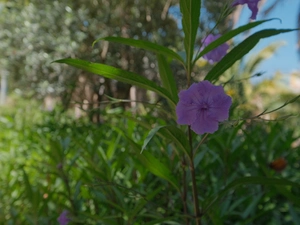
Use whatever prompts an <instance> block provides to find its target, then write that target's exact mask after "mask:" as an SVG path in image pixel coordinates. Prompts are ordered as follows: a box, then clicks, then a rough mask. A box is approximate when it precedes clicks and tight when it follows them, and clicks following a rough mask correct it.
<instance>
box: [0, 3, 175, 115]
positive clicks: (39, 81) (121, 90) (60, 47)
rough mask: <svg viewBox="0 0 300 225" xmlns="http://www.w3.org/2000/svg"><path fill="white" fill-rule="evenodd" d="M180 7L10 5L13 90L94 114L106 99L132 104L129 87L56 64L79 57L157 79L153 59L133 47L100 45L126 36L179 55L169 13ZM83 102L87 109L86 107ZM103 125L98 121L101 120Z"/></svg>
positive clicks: (7, 45)
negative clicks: (103, 39)
mask: <svg viewBox="0 0 300 225" xmlns="http://www.w3.org/2000/svg"><path fill="white" fill-rule="evenodd" d="M174 3H176V2H175V1H174V2H172V1H167V2H166V3H165V2H161V1H158V0H155V1H150V2H144V1H135V0H127V1H122V2H119V1H107V0H95V1H83V0H78V1H72V0H68V1H52V0H42V1H40V0H31V1H28V3H24V4H21V3H18V1H16V0H15V1H10V2H6V3H4V4H2V5H3V6H4V7H2V13H1V15H0V22H1V25H0V27H1V31H0V40H1V43H2V44H1V46H0V49H1V51H2V52H5V54H4V55H2V57H1V59H0V63H1V65H2V67H5V68H7V69H8V70H9V72H10V79H11V80H10V82H11V83H12V84H13V85H12V87H13V88H16V87H18V88H21V89H22V90H24V91H25V90H27V91H28V90H30V91H31V94H34V95H35V96H37V97H39V98H44V97H45V96H46V95H53V96H58V97H59V98H60V99H61V101H62V104H63V106H64V108H65V109H67V108H68V107H69V106H70V104H71V103H72V102H73V104H74V102H78V103H80V105H81V107H83V108H84V109H86V110H87V111H90V112H92V113H91V114H90V118H91V119H92V118H94V115H93V114H94V113H93V111H91V110H92V109H93V108H99V107H100V102H101V101H102V100H103V99H104V94H107V95H110V96H113V97H116V98H128V95H129V89H130V86H128V85H124V84H121V83H118V82H111V81H109V80H106V79H103V78H101V77H99V76H90V75H88V76H87V74H85V73H84V72H81V71H76V70H73V69H72V68H69V67H64V66H62V65H59V64H51V62H52V61H53V60H57V59H60V58H65V57H78V58H82V59H88V60H90V61H96V62H102V63H105V64H109V65H113V66H117V67H121V68H122V69H127V70H131V71H134V72H136V73H139V74H141V75H144V76H148V77H151V78H153V79H156V77H157V76H156V74H157V71H156V65H155V61H154V55H152V54H150V53H148V52H146V51H143V50H137V49H132V48H130V47H128V46H124V45H117V44H108V43H106V42H99V43H97V44H96V45H95V47H94V48H93V47H92V43H93V41H95V40H96V39H97V38H99V37H105V36H122V37H134V38H137V39H143V40H150V41H153V42H158V43H160V44H162V45H165V46H168V47H170V46H171V47H174V48H178V49H180V45H181V44H180V43H179V41H178V40H180V32H179V29H178V27H177V23H176V21H175V19H174V18H172V17H170V16H168V8H169V7H170V6H171V5H172V4H174ZM83 102H84V104H83ZM96 121H99V117H98V118H96Z"/></svg>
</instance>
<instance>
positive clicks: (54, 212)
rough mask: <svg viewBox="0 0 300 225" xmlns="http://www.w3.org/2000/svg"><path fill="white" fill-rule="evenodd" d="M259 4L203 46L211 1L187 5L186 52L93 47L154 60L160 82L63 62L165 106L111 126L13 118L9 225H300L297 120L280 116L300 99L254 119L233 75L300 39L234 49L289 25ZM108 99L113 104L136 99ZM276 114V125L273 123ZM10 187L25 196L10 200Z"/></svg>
mask: <svg viewBox="0 0 300 225" xmlns="http://www.w3.org/2000/svg"><path fill="white" fill-rule="evenodd" d="M259 3H260V0H234V1H228V4H226V6H225V8H224V9H223V11H222V12H221V13H220V18H219V20H220V21H222V20H224V19H226V18H227V17H228V16H229V15H230V14H231V13H232V11H233V9H234V8H235V7H237V6H238V5H246V6H247V7H248V8H249V9H248V10H250V11H251V22H249V23H248V24H245V25H242V26H240V27H238V28H235V29H233V30H231V31H229V32H227V33H224V34H216V33H215V32H214V28H212V29H211V30H210V32H209V33H207V34H206V35H202V36H204V38H202V39H201V40H200V42H198V41H197V40H199V39H197V37H198V36H199V34H200V33H201V32H202V31H201V30H199V23H200V20H201V18H202V15H201V12H202V11H201V4H202V2H201V0H180V4H179V7H180V12H181V17H182V20H181V25H182V32H183V34H184V35H183V40H182V42H183V46H184V50H185V52H184V54H182V52H180V53H179V52H177V51H176V50H174V49H172V48H169V47H165V46H162V45H159V44H157V43H153V42H149V41H145V40H138V39H135V38H133V37H132V38H125V37H116V36H109V37H101V38H99V39H97V40H95V42H94V43H93V46H94V48H95V47H96V46H97V44H98V43H99V42H110V43H111V44H121V45H129V46H131V47H134V48H141V49H144V50H146V51H149V52H151V53H153V54H154V55H155V57H156V61H157V66H158V74H159V78H160V80H159V82H155V81H152V80H150V79H148V78H146V77H145V76H142V75H140V74H137V73H135V72H132V71H128V70H124V69H120V68H116V67H113V66H110V65H107V64H102V63H98V62H90V61H86V60H82V59H75V58H64V59H59V60H56V61H54V62H53V63H52V65H54V64H57V63H60V64H67V65H68V66H72V67H75V68H77V69H80V70H84V71H87V72H90V73H91V74H97V75H100V76H102V77H105V78H106V79H113V80H117V81H120V82H124V83H128V84H130V85H134V86H137V87H139V88H142V89H144V90H146V91H147V92H149V93H150V92H152V93H155V94H156V95H157V96H158V97H157V98H158V99H159V100H158V101H157V102H156V103H148V104H145V105H147V108H146V109H145V110H124V109H120V108H118V107H111V108H108V109H106V110H101V111H100V113H101V116H102V120H103V122H102V123H101V124H91V123H88V122H87V121H85V120H84V119H77V120H73V119H70V118H69V117H68V116H67V115H61V114H59V113H58V112H57V111H55V110H54V111H53V112H49V113H45V114H43V115H37V116H36V118H38V119H37V121H31V116H32V115H31V114H32V110H33V108H34V107H31V108H29V109H28V108H27V110H28V111H29V113H28V115H29V116H28V117H29V118H26V117H23V119H21V116H20V115H21V114H23V115H27V114H26V111H25V113H24V112H19V114H17V115H15V116H14V117H13V116H10V115H9V113H8V114H7V115H8V116H7V117H6V118H5V119H2V120H1V121H0V122H1V124H2V126H5V129H6V130H9V132H8V133H6V134H4V133H3V134H2V133H1V136H0V138H1V140H2V145H3V146H4V145H8V144H10V148H11V149H15V151H12V150H11V151H10V153H9V154H7V153H6V154H5V153H3V157H6V160H7V161H8V160H12V159H14V158H16V163H15V165H10V166H9V167H4V166H3V165H2V166H0V168H1V169H2V171H3V174H5V176H6V178H3V177H4V175H3V177H2V178H1V179H3V180H10V182H9V183H6V184H3V187H4V188H2V190H7V193H6V191H0V196H1V198H2V199H3V202H5V204H6V205H4V203H2V204H1V203H0V206H1V208H2V209H3V211H2V212H0V213H1V214H2V215H1V214H0V218H1V220H2V221H0V222H3V223H4V221H9V223H8V224H57V223H59V224H60V225H67V224H99V225H100V224H107V225H110V224H111V225H114V224H116V225H117V224H118V225H119V224H128V225H131V224H135V225H137V224H145V225H150V224H153V225H154V224H178V225H179V224H185V225H189V224H196V225H200V224H216V225H219V224H299V221H300V197H299V194H300V183H299V178H300V172H299V167H300V165H299V160H300V152H299V146H298V145H297V140H298V138H299V134H300V132H299V130H297V129H296V128H297V126H295V124H293V123H289V122H288V121H289V119H291V118H290V116H291V115H288V116H282V117H280V116H281V114H280V111H281V110H282V109H283V108H286V107H289V106H290V105H291V104H296V103H297V101H298V98H299V97H300V96H294V97H292V98H290V99H289V100H287V101H285V102H284V103H283V104H280V105H278V106H276V107H275V108H270V109H268V108H265V110H263V111H261V112H258V113H256V114H253V111H252V110H251V109H250V110H249V108H246V107H244V106H245V105H246V104H247V102H245V101H246V100H247V99H246V98H245V99H243V97H242V96H240V95H239V93H240V92H239V91H238V90H237V89H238V88H240V89H243V87H242V86H239V82H240V80H241V79H240V78H239V77H238V74H230V72H231V71H234V68H235V67H236V66H237V65H239V63H240V61H241V60H242V59H243V57H244V56H245V55H246V54H247V53H249V52H250V51H251V49H253V48H254V47H255V46H256V44H257V43H258V42H259V41H260V40H261V39H264V38H268V37H271V36H274V35H280V34H282V33H287V32H292V31H297V29H264V30H260V31H258V32H255V33H254V34H251V35H250V36H248V37H246V38H245V39H244V40H243V41H241V42H240V43H237V44H236V43H234V42H233V41H232V39H233V38H234V37H236V36H237V35H239V34H242V33H243V32H246V31H249V30H251V29H252V28H255V27H259V25H261V24H264V23H268V22H269V21H271V20H278V22H280V21H279V19H267V20H260V21H256V16H257V13H258V4H259ZM199 60H206V61H207V62H208V64H210V69H209V71H208V72H207V73H206V74H205V75H204V76H198V75H197V72H196V70H195V68H196V67H197V66H198V65H197V62H199ZM173 63H177V64H178V65H179V66H180V67H182V68H183V69H184V71H185V80H184V82H183V83H180V84H179V81H178V80H176V77H175V76H174V75H173V71H172V67H171V65H172V64H173ZM198 70H199V68H198ZM200 70H201V67H200ZM179 87H183V88H179ZM237 87H238V88H237ZM241 99H243V100H241ZM109 100H110V103H111V105H113V104H115V103H120V102H125V101H126V100H125V99H115V98H109ZM244 100H245V101H244ZM249 105H250V104H249ZM250 107H251V105H250ZM276 113H277V114H276ZM274 114H275V119H273V120H267V119H266V116H268V115H274ZM3 118H4V117H3ZM292 119H295V118H294V117H293V118H292ZM297 119H298V118H296V120H297ZM25 120H26V121H27V122H28V121H30V123H29V124H30V125H26V124H27V123H25ZM14 121H15V122H14ZM16 121H19V122H18V123H16ZM34 122H36V123H34ZM16 139H17V140H19V141H18V142H16V141H13V140H16ZM17 146H23V149H22V148H20V147H17ZM29 151H30V152H31V155H30V157H29V156H28V153H29ZM19 154H21V155H23V156H24V158H23V160H21V159H18V157H17V155H19ZM25 159H26V160H25ZM2 167H3V168H2ZM16 167H17V168H16ZM12 171H13V172H12ZM8 178H9V179H8ZM19 186H21V187H23V188H19V189H17V188H16V187H19ZM12 187H13V188H12ZM10 188H12V189H15V191H12V192H11V193H9V191H8V190H9V189H10ZM8 193H9V195H8ZM24 207H25V208H26V209H24Z"/></svg>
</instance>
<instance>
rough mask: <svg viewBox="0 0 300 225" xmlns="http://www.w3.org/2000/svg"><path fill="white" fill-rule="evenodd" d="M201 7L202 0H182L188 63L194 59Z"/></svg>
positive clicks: (181, 9)
mask: <svg viewBox="0 0 300 225" xmlns="http://www.w3.org/2000/svg"><path fill="white" fill-rule="evenodd" d="M200 9H201V0H180V11H181V13H182V28H183V32H184V47H185V51H186V63H187V65H189V64H191V63H192V60H193V54H194V45H195V40H196V35H197V30H198V26H199V18H200Z"/></svg>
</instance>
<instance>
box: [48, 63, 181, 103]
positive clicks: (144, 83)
mask: <svg viewBox="0 0 300 225" xmlns="http://www.w3.org/2000/svg"><path fill="white" fill-rule="evenodd" d="M54 62H56V63H65V64H68V65H70V66H73V67H76V68H79V69H82V70H85V71H87V72H90V73H95V74H98V75H101V76H103V77H106V78H109V79H114V80H118V81H121V82H124V83H128V84H132V85H136V86H138V87H141V88H144V89H146V90H150V91H154V92H156V93H157V94H159V95H160V96H162V97H164V98H166V99H167V100H168V101H169V102H170V103H171V104H172V106H173V107H175V105H176V102H175V101H174V100H173V98H172V96H171V94H170V93H169V92H168V91H167V90H166V89H164V88H162V87H160V86H158V85H157V84H156V83H155V82H153V81H151V80H148V79H147V78H145V77H143V76H141V75H139V74H136V73H133V72H129V71H126V70H122V69H118V68H115V67H112V66H108V65H105V64H100V63H92V62H88V61H84V60H80V59H60V60H57V61H54Z"/></svg>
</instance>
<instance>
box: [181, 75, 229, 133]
mask: <svg viewBox="0 0 300 225" xmlns="http://www.w3.org/2000/svg"><path fill="white" fill-rule="evenodd" d="M178 96H179V102H178V104H177V106H176V114H177V118H178V119H177V123H178V124H186V125H190V126H191V129H192V130H193V131H194V132H195V133H197V134H204V133H214V132H215V131H217V130H218V123H219V122H221V121H224V120H226V119H228V116H229V108H230V106H231V103H232V102H231V97H229V96H228V95H226V94H225V92H224V89H223V87H222V86H215V85H213V84H211V83H210V82H209V81H206V80H205V81H202V82H200V83H197V84H196V83H195V84H192V85H191V86H190V87H189V89H187V90H182V91H180V92H179V94H178Z"/></svg>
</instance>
